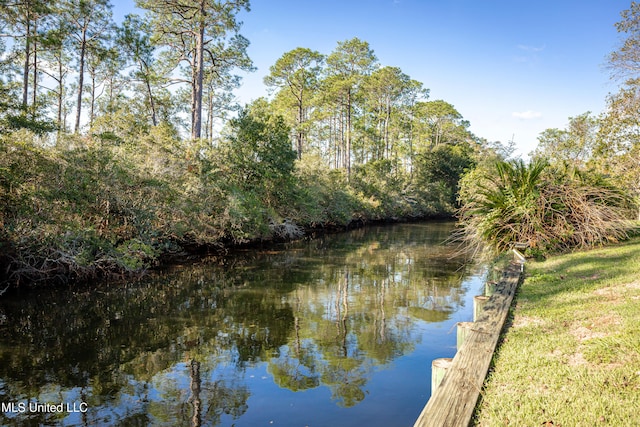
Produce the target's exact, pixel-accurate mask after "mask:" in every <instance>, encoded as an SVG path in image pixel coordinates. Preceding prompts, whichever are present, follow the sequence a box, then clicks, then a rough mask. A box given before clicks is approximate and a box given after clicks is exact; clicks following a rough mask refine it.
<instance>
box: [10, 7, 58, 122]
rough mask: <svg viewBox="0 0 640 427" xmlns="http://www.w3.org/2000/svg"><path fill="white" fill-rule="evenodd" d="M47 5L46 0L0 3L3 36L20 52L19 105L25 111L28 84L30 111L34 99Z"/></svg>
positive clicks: (49, 10)
mask: <svg viewBox="0 0 640 427" xmlns="http://www.w3.org/2000/svg"><path fill="white" fill-rule="evenodd" d="M50 6H51V5H50V2H48V1H46V0H15V1H13V2H3V4H2V5H1V8H0V11H1V12H2V15H3V20H4V23H5V24H6V25H7V27H8V29H9V33H8V34H5V35H6V36H9V37H11V38H12V39H13V42H14V49H19V50H20V51H21V54H20V56H21V57H22V60H23V65H22V106H23V108H25V109H26V107H27V105H28V102H29V99H28V98H29V85H30V80H31V78H32V79H33V80H32V83H31V84H32V88H31V92H32V95H33V101H32V104H33V108H34V111H35V108H36V106H35V103H36V99H37V85H38V43H39V37H40V35H41V33H42V32H43V29H44V21H45V20H46V19H47V17H48V16H49V15H50V13H51V7H50Z"/></svg>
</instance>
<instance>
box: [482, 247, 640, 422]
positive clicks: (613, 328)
mask: <svg viewBox="0 0 640 427" xmlns="http://www.w3.org/2000/svg"><path fill="white" fill-rule="evenodd" d="M516 301H517V302H516V305H515V308H514V309H513V319H512V322H511V323H510V324H509V325H508V330H507V331H506V333H505V334H504V336H503V340H502V342H501V343H500V344H499V348H498V350H497V351H496V354H495V356H494V366H493V368H492V370H491V371H490V373H489V375H488V377H487V381H486V382H485V389H484V390H483V392H482V397H481V400H480V403H479V404H478V408H477V413H476V418H475V425H478V426H503V425H509V426H541V425H545V426H564V427H574V426H595V425H603V426H604V425H608V426H636V425H640V412H639V411H638V408H640V238H637V237H636V238H634V239H632V240H631V241H628V242H625V243H622V244H619V245H613V246H610V247H606V248H601V249H595V250H590V251H584V252H576V253H572V254H569V255H563V256H556V257H553V258H549V259H548V260H546V261H544V262H531V263H529V264H527V275H526V279H525V281H524V283H523V284H522V286H521V289H520V291H519V294H518V295H517V296H516Z"/></svg>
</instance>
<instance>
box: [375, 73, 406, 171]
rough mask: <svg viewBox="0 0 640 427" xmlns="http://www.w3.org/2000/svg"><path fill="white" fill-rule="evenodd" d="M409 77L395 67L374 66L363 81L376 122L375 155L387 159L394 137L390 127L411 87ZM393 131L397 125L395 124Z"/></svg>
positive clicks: (396, 120)
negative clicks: (374, 68) (377, 67)
mask: <svg viewBox="0 0 640 427" xmlns="http://www.w3.org/2000/svg"><path fill="white" fill-rule="evenodd" d="M410 82H411V79H410V77H409V76H408V75H406V74H404V73H403V72H402V70H400V68H397V67H389V66H387V67H382V68H380V69H377V70H375V71H374V72H373V73H371V75H370V76H368V77H367V78H366V79H365V81H364V85H363V87H364V91H365V93H366V98H367V101H368V102H367V104H369V106H370V109H371V111H372V113H373V116H374V120H375V122H376V135H375V139H376V141H375V143H374V146H373V147H371V148H372V149H373V151H372V154H373V157H374V158H376V159H382V158H386V159H390V158H391V157H392V152H393V151H394V148H397V147H394V145H395V143H396V142H397V138H393V137H392V135H391V133H392V127H393V124H394V123H397V124H399V119H400V117H399V116H400V115H399V114H398V113H399V108H400V105H401V102H402V101H403V100H404V97H405V95H406V94H407V92H408V91H409V90H410V88H411V85H410ZM395 128H396V132H397V131H399V128H398V127H397V126H396V127H395Z"/></svg>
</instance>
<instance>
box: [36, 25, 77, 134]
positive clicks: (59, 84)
mask: <svg viewBox="0 0 640 427" xmlns="http://www.w3.org/2000/svg"><path fill="white" fill-rule="evenodd" d="M69 31H70V28H69V25H68V24H67V22H66V20H65V19H64V17H63V16H62V15H60V14H55V15H54V19H53V23H52V25H51V26H50V28H49V30H48V31H47V32H46V33H45V34H44V36H43V37H42V39H41V44H42V48H43V55H42V59H43V67H42V68H41V70H42V72H43V73H44V74H46V75H47V77H48V78H49V79H51V80H53V82H55V88H51V89H50V93H49V94H50V96H51V97H53V98H54V99H55V106H56V107H55V117H56V119H55V121H56V125H57V127H58V133H60V132H62V131H64V130H65V125H64V122H65V116H66V113H65V105H64V104H65V99H66V95H67V86H66V79H67V76H68V75H69V73H70V71H71V67H70V64H69V63H70V62H71V55H70V52H69V48H68V45H69Z"/></svg>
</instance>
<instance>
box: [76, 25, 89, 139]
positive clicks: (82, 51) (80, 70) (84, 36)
mask: <svg viewBox="0 0 640 427" xmlns="http://www.w3.org/2000/svg"><path fill="white" fill-rule="evenodd" d="M86 50H87V29H86V27H85V28H83V29H82V39H81V40H80V63H79V65H78V101H77V102H78V104H77V105H76V124H75V127H74V132H75V133H78V132H80V115H81V114H82V89H83V88H82V87H83V86H84V59H85V58H84V57H85V54H86Z"/></svg>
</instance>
